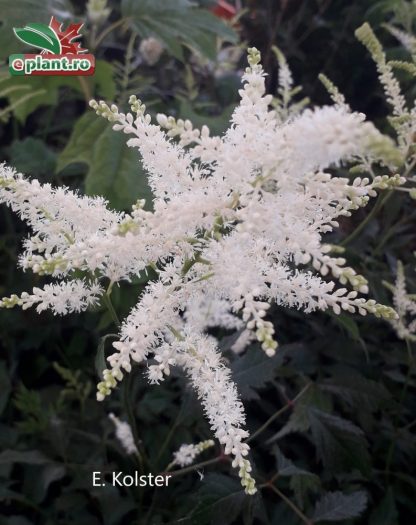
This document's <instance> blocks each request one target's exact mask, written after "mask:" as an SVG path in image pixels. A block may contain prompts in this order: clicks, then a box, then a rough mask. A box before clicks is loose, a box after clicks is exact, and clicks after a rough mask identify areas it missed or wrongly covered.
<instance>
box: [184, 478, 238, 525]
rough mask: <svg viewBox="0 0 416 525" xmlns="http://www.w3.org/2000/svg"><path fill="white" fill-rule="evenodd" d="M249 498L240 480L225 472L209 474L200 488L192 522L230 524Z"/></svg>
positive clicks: (199, 524) (218, 524) (202, 524)
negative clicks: (226, 474) (224, 473)
mask: <svg viewBox="0 0 416 525" xmlns="http://www.w3.org/2000/svg"><path fill="white" fill-rule="evenodd" d="M246 499H247V496H246V494H245V493H244V490H243V489H242V487H241V485H240V483H239V481H237V480H236V479H233V478H230V477H229V476H225V475H223V474H208V475H207V476H206V477H205V478H204V480H203V481H202V486H201V488H200V489H199V490H198V500H199V505H198V507H197V510H196V512H194V513H193V514H192V521H191V523H192V524H195V525H196V524H198V525H208V524H211V523H215V524H217V525H228V524H231V523H233V522H234V520H235V519H236V518H237V517H238V516H239V515H240V512H241V510H242V505H243V503H244V501H245V500H246Z"/></svg>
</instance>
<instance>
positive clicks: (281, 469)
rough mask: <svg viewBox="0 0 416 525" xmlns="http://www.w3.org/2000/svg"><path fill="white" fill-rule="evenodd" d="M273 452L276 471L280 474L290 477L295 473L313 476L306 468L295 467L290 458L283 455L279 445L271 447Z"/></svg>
mask: <svg viewBox="0 0 416 525" xmlns="http://www.w3.org/2000/svg"><path fill="white" fill-rule="evenodd" d="M273 453H274V455H275V456H276V461H277V471H278V473H279V477H280V476H284V477H285V476H287V477H291V476H294V475H295V474H297V475H305V476H314V474H312V473H311V472H308V471H307V470H304V469H301V468H299V467H297V466H296V465H295V464H294V463H293V462H292V461H290V459H288V458H287V457H285V456H284V455H283V454H282V452H281V450H280V449H279V447H274V448H273Z"/></svg>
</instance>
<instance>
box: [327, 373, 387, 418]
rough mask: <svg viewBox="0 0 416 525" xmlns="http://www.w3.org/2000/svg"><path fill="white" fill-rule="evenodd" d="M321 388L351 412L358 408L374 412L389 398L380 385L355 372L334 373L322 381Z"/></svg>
mask: <svg viewBox="0 0 416 525" xmlns="http://www.w3.org/2000/svg"><path fill="white" fill-rule="evenodd" d="M322 388H323V390H325V391H327V392H330V393H332V394H333V395H335V396H337V397H339V398H340V399H342V400H343V401H345V403H346V404H347V405H348V406H349V407H350V408H351V410H356V407H359V408H360V409H362V408H365V409H367V410H370V411H375V410H377V409H378V408H379V407H380V405H381V403H383V402H385V401H386V400H387V399H388V398H389V393H388V391H387V390H386V389H385V387H384V386H383V385H382V383H377V382H376V381H372V380H371V379H367V378H366V377H364V376H362V375H360V374H359V372H357V371H356V370H351V371H341V372H339V373H335V374H334V376H333V377H332V378H331V379H327V380H325V381H324V383H323V385H322Z"/></svg>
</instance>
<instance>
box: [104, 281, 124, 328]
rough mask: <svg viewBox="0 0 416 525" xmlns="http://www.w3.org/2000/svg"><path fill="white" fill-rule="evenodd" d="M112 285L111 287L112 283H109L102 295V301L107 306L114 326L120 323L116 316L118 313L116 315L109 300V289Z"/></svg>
mask: <svg viewBox="0 0 416 525" xmlns="http://www.w3.org/2000/svg"><path fill="white" fill-rule="evenodd" d="M112 287H113V283H110V285H109V287H108V289H107V291H106V293H105V294H104V295H103V303H104V304H105V306H106V307H107V310H108V311H109V313H110V315H111V318H112V320H113V321H114V324H115V325H116V326H120V324H121V323H120V319H119V318H118V315H117V313H116V311H115V310H114V306H113V303H112V301H111V290H112Z"/></svg>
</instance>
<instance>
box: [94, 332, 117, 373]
mask: <svg viewBox="0 0 416 525" xmlns="http://www.w3.org/2000/svg"><path fill="white" fill-rule="evenodd" d="M117 337H118V336H117V334H106V335H105V336H103V337H101V339H100V342H99V343H98V348H97V353H96V354H95V362H94V364H95V371H96V373H97V375H98V377H99V378H100V379H102V378H103V370H105V369H106V368H107V362H106V360H105V343H106V341H107V339H109V338H117Z"/></svg>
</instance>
